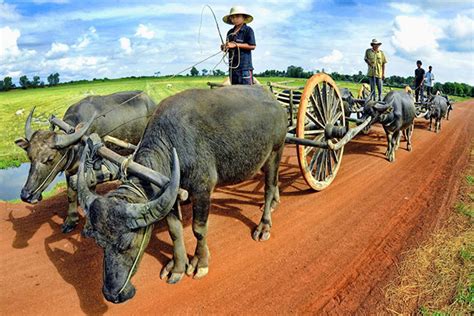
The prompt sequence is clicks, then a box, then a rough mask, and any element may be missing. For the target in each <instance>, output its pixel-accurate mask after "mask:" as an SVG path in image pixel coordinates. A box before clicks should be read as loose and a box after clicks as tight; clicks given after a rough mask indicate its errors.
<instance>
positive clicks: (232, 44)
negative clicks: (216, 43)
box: [226, 42, 237, 49]
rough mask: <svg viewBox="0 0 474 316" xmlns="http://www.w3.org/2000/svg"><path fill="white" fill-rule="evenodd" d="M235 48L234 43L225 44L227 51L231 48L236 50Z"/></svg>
mask: <svg viewBox="0 0 474 316" xmlns="http://www.w3.org/2000/svg"><path fill="white" fill-rule="evenodd" d="M236 47H237V44H236V43H235V42H227V43H226V48H227V49H232V48H236Z"/></svg>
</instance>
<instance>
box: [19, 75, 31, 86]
mask: <svg viewBox="0 0 474 316" xmlns="http://www.w3.org/2000/svg"><path fill="white" fill-rule="evenodd" d="M20 86H21V87H22V88H23V89H26V88H28V87H29V86H30V81H29V80H28V77H27V76H26V75H23V76H21V77H20Z"/></svg>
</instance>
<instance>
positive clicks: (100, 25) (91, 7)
mask: <svg viewBox="0 0 474 316" xmlns="http://www.w3.org/2000/svg"><path fill="white" fill-rule="evenodd" d="M206 4H208V5H210V6H211V7H212V8H213V10H214V12H215V13H216V15H217V18H218V22H219V27H220V29H221V32H222V33H223V35H224V36H225V34H226V32H227V30H228V29H230V28H231V26H229V25H227V24H225V23H224V22H223V21H222V17H223V16H224V15H226V14H228V12H229V10H230V7H231V6H233V5H241V6H244V7H245V8H246V10H247V11H248V12H249V13H250V14H251V15H252V16H253V17H254V21H253V22H252V23H250V24H249V26H251V27H252V28H253V29H254V32H255V37H256V42H257V47H256V49H255V51H253V53H252V56H253V64H254V68H255V72H256V73H258V72H261V71H264V70H266V69H278V70H285V69H286V68H287V67H288V66H289V65H295V66H301V67H303V68H304V69H305V70H312V71H315V70H322V69H324V71H325V72H328V73H331V72H333V71H336V72H339V73H344V74H354V73H357V72H358V71H362V72H364V73H365V72H366V71H367V66H366V64H365V63H364V60H363V57H364V52H365V50H366V49H367V48H369V47H370V45H369V43H370V41H371V40H372V39H373V38H376V39H378V40H379V41H381V42H382V46H381V49H382V50H383V51H384V53H385V55H386V57H387V59H388V63H387V65H386V76H391V75H399V76H404V77H407V76H410V75H413V72H414V69H415V67H416V65H415V63H416V60H418V59H421V60H422V61H423V66H424V67H425V68H426V69H427V68H428V65H432V66H433V73H434V74H435V79H436V81H439V82H447V81H451V82H465V83H468V84H470V85H474V66H473V65H474V47H473V38H474V1H469V0H464V1H460V0H444V1H441V0H419V1H410V2H403V1H393V2H391V1H379V0H370V1H365V0H363V1H356V0H314V1H310V0H299V1H288V0H264V1H259V0H253V1H252V0H241V1H239V2H235V3H233V2H229V1H211V0H209V1H208V2H202V1H196V0H187V1H157V0H155V1H153V0H147V1H141V0H137V1H124V0H104V1H101V0H95V1H89V0H76V1H74V0H30V1H27V0H18V1H13V0H11V1H9V0H0V80H1V79H3V78H4V77H5V76H11V77H13V80H14V82H17V81H18V78H19V77H20V76H22V75H27V76H28V78H30V79H31V78H32V77H33V76H34V75H39V76H40V77H41V79H42V80H43V81H46V78H47V76H48V75H49V74H51V73H55V72H58V73H59V74H60V79H61V82H65V81H70V80H79V79H89V80H90V79H92V78H104V77H107V78H121V77H128V76H151V75H154V74H155V73H156V72H160V74H161V75H172V74H176V73H178V72H180V71H181V70H183V69H185V68H187V67H189V66H191V65H193V64H194V63H197V62H198V61H200V60H203V59H205V58H207V57H208V56H210V55H213V54H216V53H218V52H219V46H220V38H219V34H218V31H217V28H216V25H215V22H214V19H213V17H212V14H211V12H210V10H209V9H207V8H205V9H204V11H203V8H204V6H205V5H206ZM201 17H202V23H201ZM221 57H222V56H221V55H220V54H218V55H216V56H215V57H213V58H211V59H210V60H209V61H207V62H205V63H203V64H200V65H198V66H197V68H198V69H203V68H205V69H213V68H214V67H216V65H217V69H221V70H224V71H226V67H227V66H226V65H225V64H224V63H220V64H219V62H220V60H221ZM185 73H186V72H185Z"/></svg>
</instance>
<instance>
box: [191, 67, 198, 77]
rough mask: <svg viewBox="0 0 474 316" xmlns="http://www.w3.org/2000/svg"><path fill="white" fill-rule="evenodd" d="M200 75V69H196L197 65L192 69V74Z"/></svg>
mask: <svg viewBox="0 0 474 316" xmlns="http://www.w3.org/2000/svg"><path fill="white" fill-rule="evenodd" d="M198 75H199V70H197V69H196V67H193V68H192V69H191V76H193V77H195V76H198Z"/></svg>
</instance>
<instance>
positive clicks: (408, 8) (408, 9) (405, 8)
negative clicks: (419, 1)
mask: <svg viewBox="0 0 474 316" xmlns="http://www.w3.org/2000/svg"><path fill="white" fill-rule="evenodd" d="M389 6H390V7H392V8H393V9H396V10H398V11H400V12H401V13H404V14H410V13H415V12H417V11H419V10H420V9H419V7H418V6H416V5H413V4H409V3H400V2H390V4H389Z"/></svg>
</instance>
